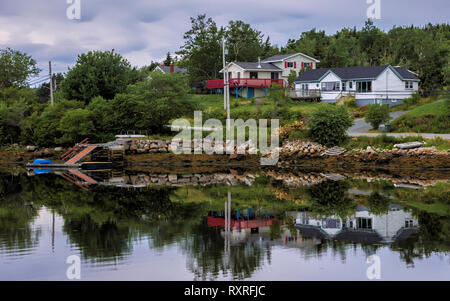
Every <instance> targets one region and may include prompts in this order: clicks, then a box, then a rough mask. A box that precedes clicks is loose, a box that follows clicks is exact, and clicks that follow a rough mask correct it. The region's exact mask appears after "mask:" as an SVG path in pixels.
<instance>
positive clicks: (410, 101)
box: [403, 93, 420, 107]
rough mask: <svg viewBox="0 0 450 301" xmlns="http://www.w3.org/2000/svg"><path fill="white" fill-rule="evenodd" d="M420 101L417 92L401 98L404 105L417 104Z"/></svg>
mask: <svg viewBox="0 0 450 301" xmlns="http://www.w3.org/2000/svg"><path fill="white" fill-rule="evenodd" d="M419 101H420V95H419V93H414V94H413V95H411V97H409V98H405V99H404V100H403V103H404V104H405V105H406V107H410V106H412V105H416V104H418V103H419Z"/></svg>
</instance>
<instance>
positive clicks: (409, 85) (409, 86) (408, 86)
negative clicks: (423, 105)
mask: <svg viewBox="0 0 450 301" xmlns="http://www.w3.org/2000/svg"><path fill="white" fill-rule="evenodd" d="M413 88H414V85H413V82H412V81H408V80H407V81H405V89H413Z"/></svg>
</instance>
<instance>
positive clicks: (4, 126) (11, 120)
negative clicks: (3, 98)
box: [0, 102, 25, 144]
mask: <svg viewBox="0 0 450 301" xmlns="http://www.w3.org/2000/svg"><path fill="white" fill-rule="evenodd" d="M24 111H25V107H24V106H23V104H20V103H17V104H11V105H6V104H4V103H1V102H0V144H6V143H14V142H17V138H18V137H19V136H20V122H21V120H22V119H23V115H24Z"/></svg>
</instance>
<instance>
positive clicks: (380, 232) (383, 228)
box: [289, 204, 419, 244]
mask: <svg viewBox="0 0 450 301" xmlns="http://www.w3.org/2000/svg"><path fill="white" fill-rule="evenodd" d="M289 214H290V215H291V216H293V217H294V218H295V220H296V228H297V229H298V230H299V231H300V233H301V234H302V235H303V236H307V237H316V238H318V239H326V240H342V241H350V242H359V243H373V244H375V243H380V244H390V243H392V242H394V241H398V240H403V239H406V238H407V237H409V236H410V235H411V234H413V233H414V232H416V231H417V230H418V227H419V223H418V220H417V219H416V218H414V217H413V216H412V214H411V213H410V212H406V211H404V210H403V207H402V206H401V205H397V204H390V205H389V210H388V212H387V213H385V214H377V215H376V214H373V213H372V212H371V211H370V209H369V208H367V207H364V206H361V205H358V206H357V208H356V212H355V214H354V215H350V216H348V217H347V218H345V219H344V220H343V219H342V218H340V217H336V216H330V217H320V216H315V215H314V214H312V213H309V212H290V213H289Z"/></svg>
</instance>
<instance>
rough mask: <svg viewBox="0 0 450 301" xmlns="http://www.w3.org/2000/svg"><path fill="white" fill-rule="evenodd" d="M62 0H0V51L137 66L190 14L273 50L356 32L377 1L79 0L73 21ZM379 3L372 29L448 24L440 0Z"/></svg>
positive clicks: (62, 66) (179, 36) (168, 42)
mask: <svg viewBox="0 0 450 301" xmlns="http://www.w3.org/2000/svg"><path fill="white" fill-rule="evenodd" d="M68 1H69V2H71V1H74V0H28V1H27V0H0V48H5V47H11V48H14V49H18V50H21V51H25V52H27V53H28V54H30V55H32V56H33V57H34V58H35V59H36V60H37V61H38V65H39V67H40V68H42V69H44V71H43V73H46V72H48V71H47V69H48V61H49V60H51V61H52V62H53V63H54V69H55V71H56V72H65V71H67V68H68V67H69V66H73V64H74V62H75V61H76V57H77V55H78V54H80V53H83V52H86V51H89V50H111V49H112V48H114V49H115V50H116V51H117V52H119V53H120V54H122V55H123V56H125V57H126V58H127V59H128V60H129V61H130V62H131V63H132V64H133V65H137V66H142V65H146V64H149V63H150V62H151V61H152V60H154V61H160V60H162V59H163V58H164V57H165V55H166V53H167V51H170V52H171V53H173V52H175V51H177V50H178V49H179V47H180V46H181V45H182V44H183V33H184V32H186V31H187V30H188V29H189V28H190V19H189V17H191V16H196V15H198V14H203V13H205V14H207V15H208V16H210V17H212V18H213V19H214V20H215V21H216V23H217V24H218V25H219V26H221V25H226V24H227V23H228V21H229V20H243V21H244V22H247V23H250V24H251V25H252V26H253V27H254V28H257V29H259V30H260V31H262V32H263V33H264V34H265V35H269V36H270V39H271V41H272V43H273V44H277V45H279V46H281V45H285V43H286V41H287V39H288V38H298V36H299V35H300V33H301V32H303V31H307V30H310V29H312V28H314V27H315V28H318V29H323V30H326V32H327V33H334V32H336V31H337V30H339V29H341V28H342V27H353V26H356V27H357V28H361V27H362V26H363V25H364V22H365V20H366V19H367V15H366V11H367V8H368V7H369V6H370V4H367V1H370V2H373V1H378V0H295V1H294V0H247V1H244V0H241V1H239V0H222V1H216V0H158V1H155V0H80V1H81V18H80V20H70V19H69V18H68V17H67V14H66V11H67V8H68V7H69V6H70V4H67V2H68ZM379 1H381V19H380V20H375V24H376V25H377V26H378V27H380V28H382V29H384V30H388V29H390V28H392V26H393V25H411V24H414V25H424V24H427V23H429V22H431V23H447V22H449V19H450V18H449V17H450V1H448V0H428V1H424V0H379Z"/></svg>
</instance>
